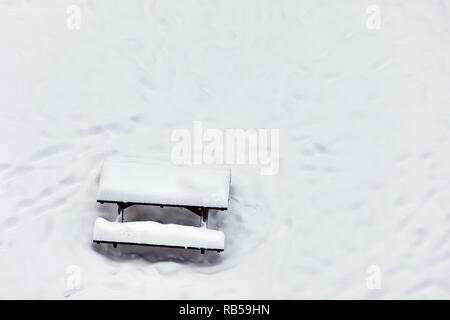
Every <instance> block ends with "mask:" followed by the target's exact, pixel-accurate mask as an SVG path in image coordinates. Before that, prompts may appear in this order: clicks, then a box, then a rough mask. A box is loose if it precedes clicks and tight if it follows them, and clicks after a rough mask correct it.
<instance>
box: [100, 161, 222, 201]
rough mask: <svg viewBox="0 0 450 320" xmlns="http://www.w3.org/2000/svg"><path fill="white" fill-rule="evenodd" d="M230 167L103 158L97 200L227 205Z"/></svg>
mask: <svg viewBox="0 0 450 320" xmlns="http://www.w3.org/2000/svg"><path fill="white" fill-rule="evenodd" d="M230 180H231V175H230V170H229V169H228V168H210V167H206V166H202V167H190V166H175V165H161V164H153V163H149V162H148V161H147V162H145V161H142V160H141V161H130V160H128V161H111V160H109V161H105V162H104V163H103V165H102V169H101V173H100V186H99V191H98V194H97V199H98V200H104V201H115V202H135V203H153V204H166V205H181V206H194V207H208V208H227V207H228V196H229V190H230Z"/></svg>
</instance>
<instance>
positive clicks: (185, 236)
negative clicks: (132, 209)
mask: <svg viewBox="0 0 450 320" xmlns="http://www.w3.org/2000/svg"><path fill="white" fill-rule="evenodd" d="M94 239H95V241H96V242H98V243H100V242H107V243H113V244H135V245H149V244H151V245H152V246H163V247H172V248H186V249H199V248H203V249H204V250H214V251H223V249H224V245H225V235H224V233H223V232H222V231H217V230H210V229H207V228H197V227H191V226H181V225H177V224H161V223H158V222H154V221H134V222H126V223H119V222H110V221H107V220H105V219H103V218H97V220H96V221H95V227H94Z"/></svg>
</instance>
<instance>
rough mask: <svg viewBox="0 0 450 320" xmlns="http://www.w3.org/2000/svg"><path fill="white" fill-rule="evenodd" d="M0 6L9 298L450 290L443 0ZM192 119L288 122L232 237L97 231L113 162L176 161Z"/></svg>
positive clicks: (447, 23)
mask: <svg viewBox="0 0 450 320" xmlns="http://www.w3.org/2000/svg"><path fill="white" fill-rule="evenodd" d="M72 4H76V5H79V7H80V9H81V29H80V30H69V29H67V27H66V19H67V13H66V9H67V6H68V5H72ZM372 4H376V5H378V6H379V8H380V10H381V28H380V29H379V30H370V29H368V28H367V26H366V21H367V18H368V17H369V15H368V14H367V13H366V9H367V7H368V6H369V5H372ZM0 23H1V28H0V39H1V41H0V88H1V89H0V90H1V94H0V133H1V134H0V139H1V141H0V177H1V179H0V203H1V205H2V208H1V212H2V214H1V215H0V297H1V298H35V299H43V298H61V299H87V298H105V299H109V298H118V299H127V298H130V299H131V298H137V299H158V298H168V299H171V298H172V299H175V298H176V299H183V298H186V299H189V298H191V299H206V298H208V299H221V298H223V299H227V298H255V299H257V298H279V299H282V298H287V299H290V298H328V299H336V298H344V299H346V298H359V299H366V298H377V299H378V298H379V299H384V298H450V183H449V181H450V165H449V164H450V90H449V88H450V3H449V2H448V1H439V0H429V1H428V0H427V1H426V0H410V1H400V0H391V1H387V0H377V1H365V0H348V1H344V2H342V1H332V0H319V1H318V0H306V1H297V0H280V1H269V0H245V1H242V0H227V1H220V0H218V1H194V0H186V1H181V0H179V1H175V0H167V1H157V0H155V1H146V0H140V1H138V0H129V1H109V0H108V1H107V0H98V1H92V0H70V1H66V0H58V1H56V0H51V1H50V0H39V1H38V0H35V1H33V0H14V1H13V0H0ZM195 120H201V121H203V122H202V123H203V126H204V127H205V128H218V129H226V128H267V129H270V128H277V129H279V130H280V170H279V172H278V174H276V175H273V176H262V175H260V174H259V168H258V167H257V166H243V165H235V166H232V172H233V179H232V180H233V181H232V184H231V189H230V202H229V208H228V210H227V211H225V212H217V213H213V214H211V216H210V220H209V227H210V228H212V229H215V230H221V231H223V232H224V233H225V234H226V243H225V247H226V249H225V251H224V252H223V253H220V254H218V253H215V252H208V253H206V254H204V255H201V254H200V253H199V252H198V251H195V250H184V249H165V248H151V247H138V246H119V247H118V248H116V249H114V248H112V245H106V244H105V245H99V246H97V245H95V244H92V228H93V226H94V223H95V220H96V219H97V218H98V217H102V218H105V219H107V220H109V221H113V220H114V219H115V218H116V217H117V207H116V206H114V205H107V204H105V205H101V204H98V203H96V195H97V190H98V183H99V176H100V167H101V163H102V161H103V160H104V159H105V158H108V157H118V158H128V157H133V158H134V157H138V158H150V159H156V160H158V161H161V162H170V153H171V149H172V146H173V144H172V142H171V140H170V138H171V134H172V132H173V130H175V129H177V128H186V129H188V130H192V124H193V121H195ZM126 221H127V222H130V221H156V222H159V223H165V224H169V223H175V224H180V225H185V226H195V225H198V216H196V215H195V214H193V213H190V212H187V210H184V209H177V208H163V209H160V208H151V207H144V206H136V207H134V206H133V207H130V208H128V209H127V210H126ZM371 265H374V266H376V267H378V268H379V269H378V270H379V271H381V273H380V274H379V275H380V281H381V282H380V285H381V288H380V289H378V290H370V289H369V288H368V286H367V281H368V280H371V278H368V277H369V274H368V273H367V270H368V267H369V266H371ZM73 266H77V267H75V268H74V267H73ZM71 270H79V274H77V276H79V279H80V285H81V286H80V288H79V289H77V288H73V287H71V286H70V285H69V286H68V283H70V281H69V279H71V277H72V276H74V274H72V273H70V271H71ZM370 270H372V269H370Z"/></svg>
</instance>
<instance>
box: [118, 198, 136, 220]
mask: <svg viewBox="0 0 450 320" xmlns="http://www.w3.org/2000/svg"><path fill="white" fill-rule="evenodd" d="M132 205H133V204H132V203H123V202H119V203H117V207H118V208H117V213H118V214H119V215H120V214H122V217H121V218H122V222H123V216H124V213H125V209H126V208H128V207H131V206H132Z"/></svg>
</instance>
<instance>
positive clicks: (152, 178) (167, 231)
mask: <svg viewBox="0 0 450 320" xmlns="http://www.w3.org/2000/svg"><path fill="white" fill-rule="evenodd" d="M230 180H231V173H230V170H229V169H228V168H203V167H202V168H201V167H181V166H173V165H157V164H150V163H145V162H141V161H105V162H104V163H103V166H102V170H101V177H100V185H99V190H98V195H97V202H99V203H102V204H103V203H115V204H117V206H118V213H119V214H121V222H122V223H120V222H109V221H107V220H105V219H103V218H97V220H96V221H95V225H94V235H93V241H94V242H95V243H112V244H113V245H114V247H116V246H117V244H135V245H149V246H165V247H179V248H187V249H200V250H201V252H202V253H203V252H204V251H205V250H215V251H218V252H220V251H223V250H224V240H225V236H224V233H223V232H222V231H216V230H210V229H208V228H207V223H208V211H209V210H211V209H213V210H227V208H228V197H229V189H230ZM132 205H150V206H151V205H153V206H160V207H166V206H167V207H184V208H186V209H188V210H190V211H192V212H194V213H196V214H197V215H199V216H200V217H201V223H200V226H201V227H200V228H198V227H191V226H181V225H174V224H161V223H158V222H152V221H135V222H124V211H125V209H126V208H128V207H130V206H132Z"/></svg>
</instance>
